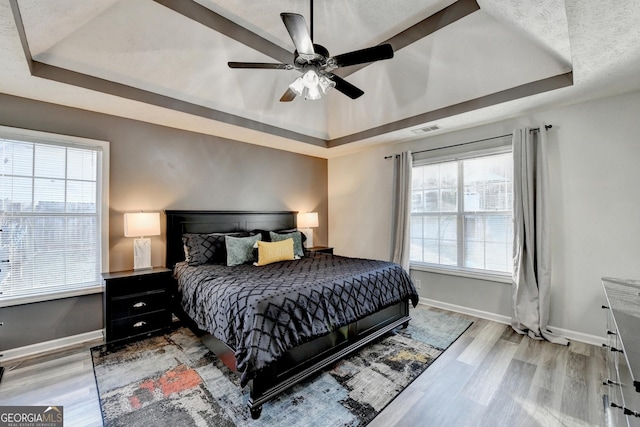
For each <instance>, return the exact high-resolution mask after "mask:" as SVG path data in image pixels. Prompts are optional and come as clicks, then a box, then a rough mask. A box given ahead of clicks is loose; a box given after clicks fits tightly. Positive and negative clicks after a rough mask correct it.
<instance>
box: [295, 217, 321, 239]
mask: <svg viewBox="0 0 640 427" xmlns="http://www.w3.org/2000/svg"><path fill="white" fill-rule="evenodd" d="M296 224H297V227H298V230H300V231H301V232H302V233H304V235H305V236H306V238H307V241H306V242H305V247H306V248H312V247H313V230H312V228H314V227H317V226H318V212H305V213H299V214H298V218H297V220H296Z"/></svg>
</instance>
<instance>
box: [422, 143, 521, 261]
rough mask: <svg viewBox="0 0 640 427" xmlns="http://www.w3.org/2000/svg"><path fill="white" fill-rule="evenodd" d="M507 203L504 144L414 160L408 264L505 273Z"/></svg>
mask: <svg viewBox="0 0 640 427" xmlns="http://www.w3.org/2000/svg"><path fill="white" fill-rule="evenodd" d="M512 206H513V166H512V159H511V152H510V147H501V148H493V149H491V150H485V151H484V152H480V153H474V154H473V155H471V156H469V155H460V153H457V154H456V155H453V156H451V157H449V158H448V159H447V158H444V159H443V158H438V159H436V160H431V161H430V162H428V161H422V162H417V165H415V166H414V167H413V178H412V213H411V255H410V260H411V262H412V265H414V266H419V265H423V266H433V267H436V268H442V269H445V270H452V271H453V270H456V271H468V272H479V273H481V274H507V273H510V272H511V271H512V269H513V266H512V245H513V243H512V242H513V224H512V218H513V207H512Z"/></svg>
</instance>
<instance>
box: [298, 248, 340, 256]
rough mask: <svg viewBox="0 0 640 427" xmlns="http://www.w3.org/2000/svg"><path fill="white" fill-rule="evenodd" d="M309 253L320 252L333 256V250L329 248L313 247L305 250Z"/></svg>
mask: <svg viewBox="0 0 640 427" xmlns="http://www.w3.org/2000/svg"><path fill="white" fill-rule="evenodd" d="M304 250H305V251H307V252H320V253H323V254H329V255H333V248H330V247H328V246H312V247H310V248H304Z"/></svg>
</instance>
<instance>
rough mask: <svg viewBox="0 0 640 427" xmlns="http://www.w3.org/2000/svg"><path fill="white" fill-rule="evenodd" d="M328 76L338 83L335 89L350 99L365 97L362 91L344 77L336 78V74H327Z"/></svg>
mask: <svg viewBox="0 0 640 427" xmlns="http://www.w3.org/2000/svg"><path fill="white" fill-rule="evenodd" d="M326 76H327V77H329V78H330V79H331V80H333V81H334V82H335V83H336V87H335V89H336V90H337V91H340V92H342V93H344V94H345V95H347V96H348V97H349V98H351V99H356V98H359V97H361V96H362V95H364V92H363V91H362V90H360V89H358V88H357V87H355V86H354V85H352V84H351V83H349V82H348V81H346V80H345V79H343V78H342V77H339V76H336V75H335V74H327V75H326Z"/></svg>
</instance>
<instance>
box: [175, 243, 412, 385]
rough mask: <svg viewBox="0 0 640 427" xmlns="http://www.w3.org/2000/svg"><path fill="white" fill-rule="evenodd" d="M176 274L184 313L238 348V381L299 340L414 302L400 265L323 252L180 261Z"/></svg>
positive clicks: (407, 278)
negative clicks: (262, 259) (265, 260)
mask: <svg viewBox="0 0 640 427" xmlns="http://www.w3.org/2000/svg"><path fill="white" fill-rule="evenodd" d="M174 275H175V277H176V278H177V280H178V290H179V294H180V298H181V304H182V307H183V308H184V310H185V312H186V313H187V315H189V317H191V319H193V320H194V321H195V322H196V324H197V325H198V327H199V328H200V329H202V330H205V331H208V332H209V333H211V334H212V335H213V336H215V337H216V338H218V339H220V340H221V341H223V342H225V343H227V344H228V345H229V346H230V347H232V348H233V349H234V350H235V354H236V362H237V369H238V372H239V373H240V374H241V385H242V386H244V385H246V384H247V382H248V381H249V380H250V379H251V378H253V377H254V376H255V373H256V372H258V371H259V370H260V369H263V368H264V367H266V366H268V365H269V364H270V363H271V362H273V361H274V360H276V359H277V358H278V357H279V356H280V355H282V354H283V353H285V352H286V351H288V350H290V349H292V348H293V347H295V346H297V345H299V344H303V343H305V342H308V341H310V340H312V339H314V338H316V337H318V336H321V335H325V334H327V333H329V332H331V331H334V330H335V329H337V328H340V327H342V326H345V325H347V324H349V323H352V322H354V321H356V320H358V319H360V318H363V317H365V316H367V315H369V314H372V313H374V312H376V311H378V310H380V309H382V308H385V307H388V306H390V305H393V304H395V303H397V302H399V301H402V300H407V299H410V300H411V301H412V303H413V305H414V306H415V305H416V304H417V303H418V294H417V292H416V289H415V287H414V286H413V283H412V282H411V278H410V277H409V275H408V274H407V272H406V271H405V270H404V269H403V268H402V267H400V266H399V265H397V264H394V263H390V262H385V261H374V260H368V259H358V258H346V257H340V256H334V255H326V254H311V255H310V256H309V257H304V258H302V259H300V260H296V261H284V262H279V263H274V264H269V265H266V266H262V267H255V266H253V265H248V264H245V265H238V266H234V267H227V266H223V265H215V264H207V265H201V266H197V267H192V266H189V265H187V264H186V263H179V264H177V265H176V267H175V270H174Z"/></svg>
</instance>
